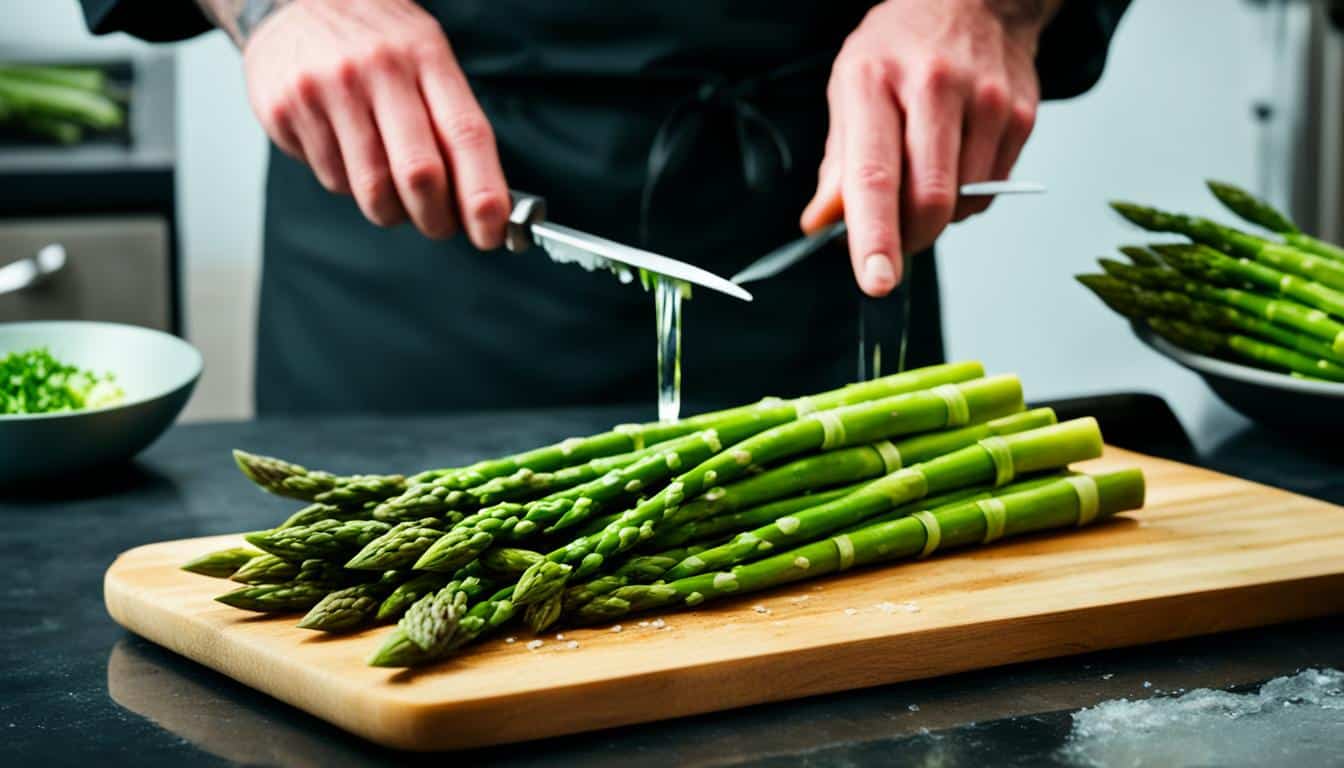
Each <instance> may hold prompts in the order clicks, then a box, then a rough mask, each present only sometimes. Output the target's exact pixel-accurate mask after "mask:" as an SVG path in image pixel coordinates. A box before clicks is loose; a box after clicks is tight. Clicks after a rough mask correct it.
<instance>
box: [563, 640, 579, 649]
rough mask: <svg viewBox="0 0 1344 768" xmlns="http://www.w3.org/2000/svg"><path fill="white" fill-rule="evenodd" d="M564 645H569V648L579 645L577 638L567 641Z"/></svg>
mask: <svg viewBox="0 0 1344 768" xmlns="http://www.w3.org/2000/svg"><path fill="white" fill-rule="evenodd" d="M565 646H566V647H569V648H578V647H579V641H578V640H570V641H569V642H568V643H565Z"/></svg>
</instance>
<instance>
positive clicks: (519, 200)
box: [504, 189, 546, 253]
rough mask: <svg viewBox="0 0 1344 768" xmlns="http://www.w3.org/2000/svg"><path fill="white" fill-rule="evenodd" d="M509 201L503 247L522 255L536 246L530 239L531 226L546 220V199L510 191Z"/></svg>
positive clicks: (513, 190) (514, 190)
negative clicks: (510, 204)
mask: <svg viewBox="0 0 1344 768" xmlns="http://www.w3.org/2000/svg"><path fill="white" fill-rule="evenodd" d="M509 200H510V202H512V204H513V208H512V210H510V211H509V226H508V228H507V229H505V230H504V247H505V248H508V249H509V250H510V251H512V252H514V253H523V252H524V251H526V250H528V249H529V248H531V247H532V246H534V245H536V244H537V243H536V241H535V240H534V239H533V238H532V225H533V224H539V223H541V222H543V221H545V220H546V198H544V197H541V196H540V195H532V194H528V193H527V192H519V191H518V190H516V189H511V190H509Z"/></svg>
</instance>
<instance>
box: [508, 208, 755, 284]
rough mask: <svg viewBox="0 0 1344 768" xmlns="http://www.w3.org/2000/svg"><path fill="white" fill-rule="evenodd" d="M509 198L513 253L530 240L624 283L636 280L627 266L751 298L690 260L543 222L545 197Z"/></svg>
mask: <svg viewBox="0 0 1344 768" xmlns="http://www.w3.org/2000/svg"><path fill="white" fill-rule="evenodd" d="M510 197H511V198H512V200H513V210H512V211H510V212H509V225H508V229H507V230H506V233H505V237H504V246H505V247H506V248H508V249H509V250H510V251H513V252H514V253H522V252H524V251H527V250H528V249H530V248H531V247H532V246H534V245H535V246H541V248H543V249H544V250H545V251H546V253H547V254H548V255H550V257H551V258H552V259H553V260H555V261H558V262H561V263H573V264H578V265H579V266H581V267H583V268H584V269H586V270H588V271H590V272H591V271H593V270H595V269H610V270H611V271H612V272H615V273H616V276H617V277H618V278H620V280H621V282H623V283H628V282H631V281H632V280H634V279H635V273H634V271H632V270H646V271H648V272H653V273H655V274H658V275H663V276H666V277H670V278H673V279H676V280H681V281H683V282H687V283H691V284H693V285H699V286H703V287H705V288H709V289H710V290H713V291H718V292H719V293H726V294H728V295H729V296H732V297H733V298H735V299H741V300H742V301H751V294H750V293H748V292H747V291H746V290H744V289H743V288H742V287H741V286H739V285H736V284H735V283H733V282H731V281H729V280H726V279H724V278H722V277H720V276H718V275H716V274H714V273H713V272H710V271H709V270H706V269H701V268H700V267H697V266H695V265H694V264H687V263H686V262H684V261H678V260H676V259H670V258H668V257H666V256H660V255H658V254H656V253H650V252H649V251H644V250H640V249H638V248H631V247H630V246H628V245H622V244H620V243H617V242H615V241H612V240H607V239H606V238H602V237H598V236H597V235H590V234H588V233H587V232H581V231H579V230H577V229H573V228H571V227H566V226H564V225H562V224H555V223H553V222H550V221H547V220H546V200H545V198H542V197H538V196H537V195H530V194H528V193H526V192H516V191H514V192H510Z"/></svg>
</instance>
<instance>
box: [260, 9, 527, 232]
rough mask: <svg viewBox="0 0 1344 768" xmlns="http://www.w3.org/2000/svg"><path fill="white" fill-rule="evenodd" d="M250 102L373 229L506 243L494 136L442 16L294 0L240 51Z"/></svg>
mask: <svg viewBox="0 0 1344 768" xmlns="http://www.w3.org/2000/svg"><path fill="white" fill-rule="evenodd" d="M243 62H244V67H245V70H246V75H247V88H248V94H249V96H250V99H251V102H252V109H253V110H254V111H255V112H256V114H257V117H258V118H259V119H260V120H261V124H262V126H263V127H264V128H265V130H266V133H267V134H268V135H269V136H270V137H271V139H272V140H273V141H275V143H276V144H277V145H278V146H279V147H280V148H281V149H282V150H284V151H285V152H287V153H289V154H290V155H293V156H294V157H296V158H298V159H300V160H302V161H304V162H306V163H307V164H308V165H309V166H311V167H312V169H313V173H314V174H316V176H317V178H318V180H319V181H321V183H322V186H324V187H326V188H327V189H328V190H330V191H332V192H337V193H341V194H353V195H354V196H355V200H357V201H358V202H359V207H360V210H361V211H363V212H364V215H365V216H366V217H368V219H369V221H372V222H373V223H375V224H378V225H379V226H384V227H387V226H392V225H394V224H398V223H400V222H402V221H404V220H406V219H407V218H409V219H410V220H411V221H412V222H414V224H415V226H416V228H417V229H419V230H420V231H421V232H423V233H425V234H426V235H428V236H429V237H434V238H444V237H449V236H451V235H453V234H454V233H455V232H456V231H457V229H458V228H459V227H461V228H463V229H465V230H466V232H467V235H468V236H469V237H470V238H471V242H472V243H474V244H475V245H476V247H477V248H480V249H482V250H488V249H492V248H497V247H499V245H500V244H501V243H502V242H503V239H504V228H505V222H506V219H507V217H508V211H509V192H508V186H507V185H506V184H505V182H504V172H503V171H502V170H501V168H500V164H499V155H498V152H497V150H496V148H495V139H494V134H493V133H492V131H491V129H490V124H489V123H488V122H487V121H486V119H485V115H484V114H483V113H482V112H481V108H480V105H478V104H477V103H476V99H475V97H474V96H473V95H472V93H471V89H470V88H469V87H468V85H467V80H466V77H465V76H464V75H463V74H462V70H461V69H460V68H459V67H458V65H457V61H456V59H455V58H454V57H453V53H452V51H451V50H450V49H449V47H448V41H447V40H446V39H445V38H444V34H443V30H442V28H441V27H440V26H439V24H438V22H436V21H435V20H434V18H433V17H431V16H430V15H429V14H428V13H426V12H425V11H424V10H423V9H421V8H420V7H419V6H417V5H416V4H415V3H413V2H411V1H410V0H363V1H362V2H357V3H355V2H335V1H334V0H298V1H297V2H292V3H290V4H288V5H285V6H284V7H281V8H278V9H277V10H276V11H275V12H274V13H273V14H271V15H270V16H269V17H267V18H266V20H265V21H264V22H263V23H261V24H260V25H259V26H258V27H257V29H256V31H255V33H254V34H253V35H252V36H251V38H250V39H248V40H247V43H246V46H245V47H244V48H243Z"/></svg>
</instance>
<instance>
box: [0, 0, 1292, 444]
mask: <svg viewBox="0 0 1344 768" xmlns="http://www.w3.org/2000/svg"><path fill="white" fill-rule="evenodd" d="M0 13H3V14H4V15H3V16H0V18H9V19H16V18H21V19H24V22H23V24H21V25H18V26H20V27H23V30H22V32H21V35H22V37H23V38H24V39H26V40H28V41H30V42H31V41H32V40H34V39H36V36H39V35H40V37H41V39H43V40H54V41H59V42H60V43H61V44H62V45H66V46H71V45H80V46H88V45H90V43H88V42H87V41H85V42H76V41H80V40H86V38H85V37H84V35H83V30H82V26H81V24H80V21H79V17H78V14H77V11H76V6H75V3H74V2H46V3H31V2H22V1H21V0H0ZM1263 29H1264V27H1263V25H1262V24H1261V23H1260V21H1259V15H1258V12H1257V11H1255V10H1254V9H1253V8H1252V7H1251V6H1250V5H1249V4H1247V3H1245V2H1243V1H1242V0H1182V2H1179V3H1174V2H1170V1H1169V0H1168V2H1160V1H1159V0H1136V2H1135V3H1134V5H1133V6H1132V7H1131V9H1130V11H1129V13H1128V14H1127V16H1126V18H1125V20H1124V22H1123V23H1122V26H1121V29H1120V33H1119V36H1118V38H1117V40H1116V44H1115V46H1114V47H1113V49H1112V52H1111V59H1110V63H1109V66H1108V69H1107V72H1106V75H1105V77H1104V78H1103V80H1102V82H1101V84H1100V86H1099V87H1098V88H1096V89H1094V90H1093V91H1092V92H1091V93H1089V94H1087V95H1085V96H1083V97H1081V98H1079V99H1075V100H1073V101H1069V102H1065V103H1059V104H1050V105H1046V106H1045V107H1043V109H1042V111H1041V116H1040V120H1039V124H1038V128H1037V131H1036V135H1035V136H1034V137H1033V138H1032V140H1031V143H1030V144H1029V145H1028V147H1027V150H1026V152H1025V153H1024V155H1023V158H1022V161H1021V164H1020V166H1019V168H1018V170H1017V172H1016V175H1017V176H1018V177H1020V178H1024V179H1034V180H1039V181H1042V182H1045V183H1046V184H1047V185H1048V186H1049V188H1050V193H1049V194H1048V195H1046V196H1043V197H1040V198H1019V199H1010V200H1003V201H1000V202H999V203H998V204H996V205H995V206H994V207H993V208H992V209H991V210H990V213H989V214H987V215H985V216H982V217H979V218H978V219H976V220H973V221H971V222H967V223H965V224H963V225H959V226H956V227H954V228H953V229H952V230H951V231H950V232H949V233H948V234H947V236H945V237H944V239H943V241H942V242H941V243H940V254H939V261H940V267H941V269H942V274H943V276H944V289H943V291H944V299H945V306H946V308H947V311H946V329H947V332H948V341H949V351H950V354H951V355H953V356H955V357H977V358H980V359H982V360H984V361H985V362H986V364H988V365H989V366H990V367H991V368H994V369H998V370H1013V371H1017V372H1019V373H1020V374H1021V375H1022V376H1023V379H1024V380H1025V381H1026V382H1028V385H1029V389H1030V392H1031V395H1032V396H1033V397H1035V398H1038V399H1039V398H1047V397H1053V396H1066V395H1074V394H1080V393H1094V392H1107V391H1117V390H1136V389H1137V390H1145V391H1150V392H1157V393H1160V394H1163V395H1165V396H1166V397H1167V398H1168V399H1169V401H1170V402H1171V403H1172V404H1173V406H1174V407H1175V408H1176V410H1177V411H1178V414H1179V415H1180V416H1181V418H1182V420H1183V421H1184V422H1185V423H1186V424H1187V426H1189V427H1193V428H1196V429H1199V430H1201V431H1208V432H1211V433H1214V432H1219V431H1225V430H1226V429H1228V428H1230V427H1231V426H1235V425H1236V424H1237V423H1238V422H1236V421H1235V420H1234V419H1233V417H1231V416H1230V414H1229V412H1228V411H1227V410H1226V409H1225V408H1223V407H1222V406H1221V405H1220V404H1218V403H1217V402H1216V401H1215V400H1214V399H1213V398H1212V396H1211V395H1210V394H1209V393H1208V390H1207V389H1206V388H1205V387H1204V385H1203V384H1202V383H1201V382H1200V381H1199V380H1198V379H1196V378H1195V377H1194V376H1193V375H1191V374H1188V373H1186V372H1184V371H1183V370H1181V369H1179V368H1177V367H1176V366H1175V365H1173V364H1171V363H1168V362H1167V361H1166V360H1164V359H1162V358H1160V357H1158V356H1157V355H1156V354H1155V353H1152V352H1150V351H1148V350H1147V349H1146V348H1145V347H1143V346H1141V345H1140V344H1139V343H1138V342H1137V341H1136V340H1135V339H1134V338H1133V337H1132V336H1131V335H1130V333H1129V331H1128V330H1127V328H1126V326H1125V325H1124V324H1123V323H1122V322H1120V321H1119V320H1118V319H1117V318H1115V317H1113V316H1111V315H1110V314H1108V313H1107V312H1106V311H1105V310H1104V309H1102V308H1101V306H1100V305H1099V304H1098V303H1097V302H1096V301H1095V300H1094V299H1092V298H1091V296H1090V295H1089V294H1087V293H1086V292H1085V291H1084V290H1083V289H1082V288H1081V287H1080V286H1077V285H1076V284H1075V283H1074V282H1073V281H1072V277H1071V276H1072V275H1073V274H1074V273H1076V272H1081V271H1085V270H1089V269H1091V266H1090V265H1091V264H1092V261H1093V259H1094V258H1095V257H1096V256H1097V255H1100V254H1102V253H1105V252H1106V251H1107V250H1109V249H1110V248H1112V247H1113V246H1114V245H1116V244H1118V243H1122V242H1130V241H1135V240H1142V239H1143V236H1142V234H1141V233H1139V232H1137V231H1135V230H1134V229H1132V228H1130V227H1128V226H1127V225H1125V224H1124V223H1123V222H1121V221H1120V220H1119V219H1118V218H1117V217H1116V216H1114V215H1113V214H1111V212H1110V211H1109V209H1107V208H1106V206H1105V201H1106V200H1108V199H1111V198H1133V199H1137V200H1144V201H1150V202H1152V203H1154V204H1158V205H1162V206H1166V207H1171V208H1182V209H1187V210H1191V211H1196V212H1200V211H1203V212H1210V213H1216V212H1217V210H1216V206H1215V203H1214V202H1213V201H1212V199H1211V198H1210V197H1209V196H1208V195H1207V194H1206V193H1205V192H1204V190H1203V187H1202V186H1201V180H1202V179H1204V178H1205V177H1209V176H1216V177H1220V178H1226V179H1230V180H1237V181H1242V182H1247V183H1249V182H1252V181H1254V180H1255V179H1256V175H1255V170H1256V169H1257V167H1258V162H1259V159H1260V158H1259V156H1258V154H1257V153H1258V151H1259V146H1260V145H1259V143H1258V142H1257V134H1256V132H1255V127H1254V125H1253V124H1252V122H1251V119H1250V108H1249V102H1250V99H1251V98H1252V96H1255V95H1258V91H1259V90H1263V88H1264V87H1265V70H1264V56H1265V53H1266V51H1267V47H1266V35H1265V34H1264V31H1263ZM18 32H19V30H15V29H13V28H10V29H7V30H0V51H3V50H6V49H7V48H8V46H5V44H4V40H5V39H6V38H9V39H10V40H11V41H12V40H13V39H14V37H15V35H16V33H18ZM98 45H104V46H125V45H127V43H125V42H117V41H115V40H114V41H102V42H100V43H98ZM177 52H178V54H179V62H178V75H179V99H178V111H179V119H180V123H179V147H180V153H181V158H182V159H181V163H182V165H181V171H182V172H181V177H180V187H179V195H180V201H181V204H182V212H183V222H182V223H183V237H184V243H183V245H184V252H185V256H186V260H187V265H188V273H189V274H188V279H189V281H190V285H191V286H192V287H191V292H192V295H191V299H192V302H193V306H192V307H191V315H190V317H191V328H192V331H193V336H194V337H195V338H196V340H197V343H198V344H200V345H201V346H203V347H204V348H205V351H206V356H207V361H208V365H209V367H210V373H209V375H208V376H207V381H206V382H205V385H204V386H203V392H208V394H209V398H208V399H209V401H210V402H209V403H207V404H205V405H198V406H197V411H196V412H197V413H198V415H199V414H204V415H213V416H228V415H235V416H236V415H242V414H244V413H247V412H248V411H249V409H250V402H251V400H250V385H249V384H248V382H249V381H250V377H251V363H250V354H251V343H250V334H251V323H252V321H251V312H252V307H253V303H252V296H253V292H254V290H255V288H254V285H253V281H254V280H255V274H256V265H257V263H258V260H259V224H260V210H261V197H260V192H261V183H262V174H263V158H264V151H263V147H264V145H263V137H262V135H261V132H260V131H259V130H258V129H257V127H256V125H255V123H254V121H253V120H252V117H251V115H250V113H249V111H248V109H247V104H246V99H245V94H244V92H243V88H242V77H241V74H240V72H239V68H238V61H237V54H236V53H235V52H234V51H233V50H232V48H231V47H230V46H229V44H228V42H227V41H226V40H225V39H224V38H223V37H222V36H221V35H219V34H212V35H209V36H206V37H205V38H202V39H199V40H196V41H191V42H188V43H185V44H182V45H180V46H177ZM789 215H792V214H789Z"/></svg>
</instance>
